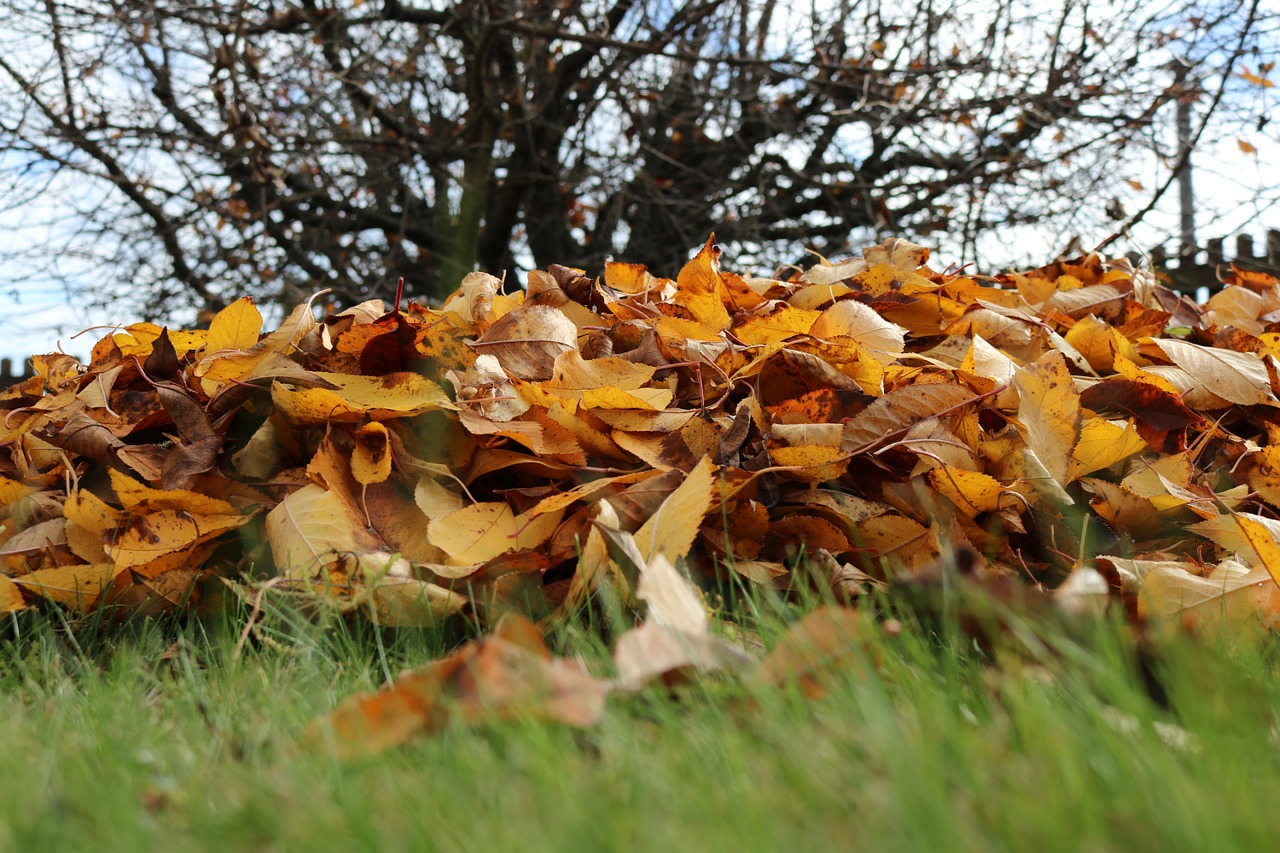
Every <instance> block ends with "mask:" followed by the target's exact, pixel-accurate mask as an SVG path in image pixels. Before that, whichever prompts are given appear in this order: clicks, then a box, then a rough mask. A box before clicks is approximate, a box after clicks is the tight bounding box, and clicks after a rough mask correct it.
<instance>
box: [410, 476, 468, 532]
mask: <svg viewBox="0 0 1280 853" xmlns="http://www.w3.org/2000/svg"><path fill="white" fill-rule="evenodd" d="M413 502H414V503H415V504H417V505H418V509H420V510H422V514H423V515H425V516H426V517H427V519H428V520H429V521H435V520H436V519H437V518H444V517H445V516H446V515H449V514H451V513H455V512H457V511H458V510H460V509H462V507H463V502H462V496H461V495H459V494H458V493H456V492H451V491H449V490H448V489H446V488H445V487H444V486H442V485H440V484H439V483H437V482H436V481H435V478H433V477H430V476H423V477H421V478H419V479H418V485H417V487H416V488H415V489H414V490H413Z"/></svg>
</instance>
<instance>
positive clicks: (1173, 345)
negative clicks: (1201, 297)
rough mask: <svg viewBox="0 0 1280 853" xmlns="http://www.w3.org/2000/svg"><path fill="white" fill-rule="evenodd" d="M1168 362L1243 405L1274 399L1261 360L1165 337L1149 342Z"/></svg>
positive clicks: (1218, 393) (1266, 402)
mask: <svg viewBox="0 0 1280 853" xmlns="http://www.w3.org/2000/svg"><path fill="white" fill-rule="evenodd" d="M1151 343H1153V344H1154V345H1155V346H1157V347H1159V349H1160V350H1162V351H1163V352H1164V354H1165V355H1166V356H1168V357H1169V359H1170V360H1171V361H1172V362H1173V363H1174V364H1176V365H1177V366H1178V367H1181V368H1182V369H1183V370H1185V371H1186V372H1187V373H1189V374H1190V375H1191V377H1192V378H1193V379H1194V380H1195V381H1196V382H1197V383H1198V384H1199V385H1201V386H1202V387H1204V388H1209V389H1212V391H1213V393H1214V394H1216V395H1218V396H1219V397H1222V398H1223V399H1225V400H1229V401H1230V402H1232V403H1237V404H1239V405H1242V406H1250V405H1259V404H1261V405H1267V404H1270V403H1271V402H1273V401H1274V400H1275V397H1274V396H1272V394H1271V385H1270V382H1269V381H1268V380H1267V369H1266V367H1265V366H1264V365H1263V363H1262V357H1261V356H1259V355H1258V354H1257V353H1252V352H1235V351H1234V350H1229V349H1222V348H1220V347H1207V346H1200V345H1199V344H1191V343H1187V342H1186V341H1176V340H1170V339H1166V338H1158V339H1155V338H1153V339H1151Z"/></svg>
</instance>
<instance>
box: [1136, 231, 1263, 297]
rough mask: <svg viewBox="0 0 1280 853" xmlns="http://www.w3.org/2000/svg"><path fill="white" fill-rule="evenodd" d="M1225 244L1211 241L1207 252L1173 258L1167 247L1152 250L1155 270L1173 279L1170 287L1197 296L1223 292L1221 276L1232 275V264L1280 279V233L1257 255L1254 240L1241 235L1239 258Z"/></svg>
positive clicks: (1238, 250)
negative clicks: (1231, 253) (1200, 291)
mask: <svg viewBox="0 0 1280 853" xmlns="http://www.w3.org/2000/svg"><path fill="white" fill-rule="evenodd" d="M1225 243H1226V241H1225V240H1210V241H1209V243H1208V245H1207V246H1206V247H1205V248H1204V249H1203V250H1198V251H1196V252H1195V253H1193V254H1189V255H1181V254H1176V255H1170V254H1169V253H1168V252H1167V251H1166V250H1165V249H1164V247H1163V246H1157V247H1156V248H1155V249H1152V250H1151V266H1152V268H1154V269H1155V270H1156V271H1157V272H1164V273H1165V274H1166V275H1168V276H1169V280H1170V286H1171V287H1172V288H1173V289H1174V290H1177V291H1179V292H1181V293H1192V294H1193V293H1195V292H1197V291H1199V290H1200V289H1201V288H1207V289H1208V290H1209V292H1210V293H1212V292H1214V291H1217V290H1220V289H1221V288H1222V281H1221V278H1220V277H1221V276H1223V275H1225V274H1226V273H1228V272H1230V271H1231V267H1230V265H1231V264H1235V265H1236V266H1238V267H1240V268H1241V269H1245V270H1254V271H1258V272H1265V273H1270V274H1271V275H1274V276H1280V231H1276V230H1269V231H1267V239H1266V244H1265V246H1264V247H1262V249H1261V250H1260V251H1257V252H1256V253H1255V249H1254V244H1253V238H1252V237H1250V236H1249V235H1248V234H1241V235H1239V236H1237V237H1236V239H1235V254H1234V255H1232V256H1231V257H1228V256H1227V254H1226V250H1225Z"/></svg>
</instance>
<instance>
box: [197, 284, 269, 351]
mask: <svg viewBox="0 0 1280 853" xmlns="http://www.w3.org/2000/svg"><path fill="white" fill-rule="evenodd" d="M261 333H262V314H261V313H259V312H258V309H257V308H255V307H254V304H253V300H252V299H250V298H249V297H248V296H245V297H242V298H240V299H237V300H236V301H235V302H232V303H231V304H230V305H228V306H227V307H226V308H223V309H222V310H221V311H219V312H218V313H217V315H216V316H214V318H213V320H212V321H211V322H210V323H209V341H208V343H207V344H205V346H206V348H207V349H208V350H209V352H211V353H213V352H217V351H218V350H224V349H249V347H251V346H253V345H254V344H256V343H257V342H258V336H259V335H260V334H261Z"/></svg>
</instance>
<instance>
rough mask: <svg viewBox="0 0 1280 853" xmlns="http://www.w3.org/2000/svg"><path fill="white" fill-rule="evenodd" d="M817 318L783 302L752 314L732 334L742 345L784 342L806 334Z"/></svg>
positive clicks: (809, 312)
mask: <svg viewBox="0 0 1280 853" xmlns="http://www.w3.org/2000/svg"><path fill="white" fill-rule="evenodd" d="M819 316H820V315H819V314H818V312H817V311H805V310H802V309H800V308H796V307H794V306H792V305H788V304H786V303H785V302H777V303H773V304H772V306H771V307H770V309H769V311H768V312H767V313H763V314H754V315H752V316H750V317H748V318H747V319H746V320H744V321H743V322H741V323H739V324H738V325H736V326H734V327H733V334H734V337H736V338H737V339H738V340H740V341H742V342H743V343H744V344H767V343H773V342H776V341H786V340H790V339H791V338H794V337H795V336H796V335H803V334H805V333H807V332H808V331H809V329H810V327H812V326H813V321H814V320H816V319H818V317H819ZM882 322H883V321H882Z"/></svg>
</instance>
